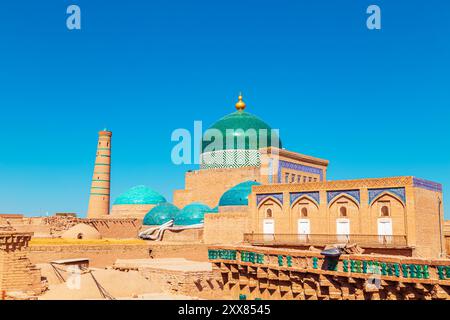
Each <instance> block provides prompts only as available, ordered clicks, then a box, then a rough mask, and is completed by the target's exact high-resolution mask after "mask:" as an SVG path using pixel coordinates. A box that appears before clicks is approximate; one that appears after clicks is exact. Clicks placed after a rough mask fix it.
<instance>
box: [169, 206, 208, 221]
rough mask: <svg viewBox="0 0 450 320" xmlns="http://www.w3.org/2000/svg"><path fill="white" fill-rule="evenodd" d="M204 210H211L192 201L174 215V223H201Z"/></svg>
mask: <svg viewBox="0 0 450 320" xmlns="http://www.w3.org/2000/svg"><path fill="white" fill-rule="evenodd" d="M205 212H211V208H210V207H208V206H207V205H206V204H203V203H200V202H193V203H191V204H188V205H187V206H185V207H184V208H183V209H182V210H180V212H178V214H177V215H176V216H175V221H174V224H175V225H179V226H189V225H192V224H199V223H203V218H204V216H205Z"/></svg>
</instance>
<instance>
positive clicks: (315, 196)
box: [290, 191, 320, 205]
mask: <svg viewBox="0 0 450 320" xmlns="http://www.w3.org/2000/svg"><path fill="white" fill-rule="evenodd" d="M303 196H308V197H310V198H312V199H313V200H314V201H316V202H317V204H320V195H319V191H316V192H293V193H291V194H290V198H291V199H290V200H291V202H290V203H291V205H292V204H293V203H294V202H295V201H296V200H297V199H298V198H300V197H303Z"/></svg>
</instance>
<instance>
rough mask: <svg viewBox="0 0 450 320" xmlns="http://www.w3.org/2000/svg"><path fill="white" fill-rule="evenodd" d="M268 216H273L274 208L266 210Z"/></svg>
mask: <svg viewBox="0 0 450 320" xmlns="http://www.w3.org/2000/svg"><path fill="white" fill-rule="evenodd" d="M266 218H272V209H270V208H269V209H267V211H266Z"/></svg>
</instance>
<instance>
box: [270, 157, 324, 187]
mask: <svg viewBox="0 0 450 320" xmlns="http://www.w3.org/2000/svg"><path fill="white" fill-rule="evenodd" d="M282 168H286V169H291V170H296V171H303V172H307V173H313V174H318V175H320V181H323V170H322V169H319V168H314V167H310V166H305V165H302V164H298V163H293V162H289V161H285V160H279V161H278V183H281V169H282Z"/></svg>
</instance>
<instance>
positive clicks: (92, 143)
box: [0, 0, 450, 219]
mask: <svg viewBox="0 0 450 320" xmlns="http://www.w3.org/2000/svg"><path fill="white" fill-rule="evenodd" d="M69 4H77V5H79V6H80V7H81V11H82V30H80V31H69V30H68V29H67V28H66V24H65V20H66V17H67V15H66V8H67V6H68V5H69ZM370 4H378V5H379V6H380V7H381V10H382V30H381V31H369V30H368V29H367V28H366V24H365V21H366V17H367V14H366V13H365V11H366V8H367V6H368V5H370ZM449 21H450V2H448V1H442V0H429V1H411V0H408V1H406V0H404V1H400V0H396V1H392V0H391V1H382V0H371V1H366V0H358V1H354V0H342V1H335V0H327V1H324V0H319V1H309V0H308V1H282V0H281V1H275V0H271V1H266V0H251V1H250V0H249V1H246V0H240V1H235V0H227V1H211V0H201V1H199V0H197V1H186V0H176V1H175V0H157V1H155V0H152V1H141V0H128V1H100V0H97V1H87V0H72V1H70V2H69V1H62V0H54V1H49V0H47V1H12V0H3V1H1V3H0V40H1V41H0V108H1V116H0V212H3V213H27V214H42V213H45V212H47V211H48V212H50V213H53V212H55V211H72V212H78V213H81V214H85V212H86V209H87V204H88V198H89V186H90V180H91V176H92V171H93V164H94V158H95V148H96V142H97V141H96V139H97V132H98V130H99V129H102V128H103V127H105V126H106V127H108V128H110V129H111V130H112V131H113V168H112V170H113V174H112V196H113V198H115V197H116V196H117V195H118V194H119V193H121V192H123V191H125V190H126V189H127V188H129V187H132V186H134V185H137V184H145V185H147V186H149V187H151V188H154V189H155V190H158V191H160V192H161V193H162V194H164V195H165V196H166V197H167V198H168V199H171V198H172V190H173V189H178V188H182V187H183V185H184V181H183V179H184V172H185V171H186V170H187V169H191V168H192V166H175V165H173V164H172V163H171V159H170V151H171V148H172V147H173V145H174V143H172V142H171V141H170V136H171V133H172V131H173V130H174V129H176V128H188V129H190V128H192V126H193V121H194V120H202V121H204V124H205V126H206V125H209V124H211V123H212V122H214V120H216V119H218V118H220V117H221V116H223V115H225V114H227V113H230V112H232V111H234V103H235V100H236V95H237V93H238V92H239V91H241V90H242V91H243V92H244V95H245V101H246V102H247V110H248V111H249V112H251V113H254V114H256V115H258V116H260V117H261V118H263V119H265V120H266V121H267V122H268V123H269V124H271V126H272V127H274V128H280V134H281V136H282V140H283V143H284V146H285V147H286V148H288V149H291V150H294V151H298V152H301V153H305V154H310V155H314V156H318V157H323V158H326V159H329V160H330V166H329V175H328V178H329V179H350V178H364V177H384V176H399V175H414V176H417V177H421V178H425V179H429V180H433V181H437V182H440V183H442V184H443V185H444V193H445V196H444V202H446V203H447V204H448V205H450V198H449V192H450V175H449V172H450V151H449V150H450V139H449V136H450V135H449V133H450V128H449V120H450V108H449V107H450V24H449ZM449 213H450V210H449V209H447V210H446V217H447V219H448V218H450V214H449Z"/></svg>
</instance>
